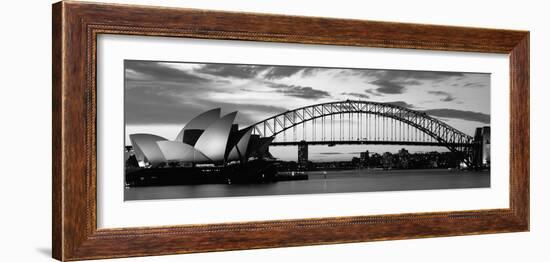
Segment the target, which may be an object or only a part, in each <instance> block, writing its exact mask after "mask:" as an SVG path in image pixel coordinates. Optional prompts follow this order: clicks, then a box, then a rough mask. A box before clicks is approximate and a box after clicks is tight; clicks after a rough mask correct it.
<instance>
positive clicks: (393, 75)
mask: <svg viewBox="0 0 550 262" xmlns="http://www.w3.org/2000/svg"><path fill="white" fill-rule="evenodd" d="M359 72H360V74H361V75H362V76H365V77H375V78H377V79H382V80H406V79H416V80H432V81H434V80H443V79H447V78H451V77H462V76H464V73H460V72H440V71H414V70H374V69H371V70H362V71H359Z"/></svg>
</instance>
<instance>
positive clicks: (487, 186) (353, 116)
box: [52, 1, 529, 260]
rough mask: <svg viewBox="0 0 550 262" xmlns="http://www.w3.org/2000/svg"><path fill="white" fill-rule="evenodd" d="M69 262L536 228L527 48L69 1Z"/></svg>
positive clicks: (64, 27) (59, 134) (454, 34)
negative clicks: (531, 210)
mask: <svg viewBox="0 0 550 262" xmlns="http://www.w3.org/2000/svg"><path fill="white" fill-rule="evenodd" d="M52 99H53V138H52V143H53V242H52V243H53V257H54V258H56V259H59V260H80V259H98V258H115V257H128V256H147V255H161V254H179V253H191V252H206V251H222V250H237V249H252V248H269V247H282V246H300V245H317V244H330V243H347V242H360V241H376V240H389V239H408V238H422V237H436V236H454V235H470V234H485V233H500V232H520V231H527V230H529V32H527V31H511V30H501V29H482V28H464V27H451V26H437V25H419V24H403V23H390V22H374V21H358V20H342V19H327V18H316V17H294V16H282V15H265V14H263V15H260V14H250V13H231V12H220V11H206V10H193V9H179V8H161V7H149V6H128V5H111V4H97V3H81V2H71V1H69V2H65V1H64V2H59V3H56V4H54V5H53V96H52Z"/></svg>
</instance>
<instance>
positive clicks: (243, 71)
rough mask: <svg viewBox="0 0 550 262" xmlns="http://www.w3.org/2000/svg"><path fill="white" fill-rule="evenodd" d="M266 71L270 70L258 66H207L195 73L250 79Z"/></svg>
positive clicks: (196, 70)
mask: <svg viewBox="0 0 550 262" xmlns="http://www.w3.org/2000/svg"><path fill="white" fill-rule="evenodd" d="M266 69H268V67H267V66H256V65H232V64H205V65H204V66H202V67H200V68H197V69H195V72H197V73H201V74H208V75H213V76H219V77H232V78H239V79H249V78H254V77H256V76H257V75H258V74H259V73H261V72H262V71H265V70H266Z"/></svg>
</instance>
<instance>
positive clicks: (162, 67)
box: [124, 60, 210, 83]
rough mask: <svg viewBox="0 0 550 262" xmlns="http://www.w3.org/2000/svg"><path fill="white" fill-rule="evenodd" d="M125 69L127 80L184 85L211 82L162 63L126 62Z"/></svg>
mask: <svg viewBox="0 0 550 262" xmlns="http://www.w3.org/2000/svg"><path fill="white" fill-rule="evenodd" d="M124 69H125V73H126V75H125V77H126V80H136V81H174V82H184V83H203V82H209V81H210V80H209V79H206V78H203V77H200V76H197V75H195V74H192V73H190V72H187V71H184V70H180V69H176V68H173V67H170V66H167V65H166V64H164V63H160V62H151V61H135V60H126V61H124Z"/></svg>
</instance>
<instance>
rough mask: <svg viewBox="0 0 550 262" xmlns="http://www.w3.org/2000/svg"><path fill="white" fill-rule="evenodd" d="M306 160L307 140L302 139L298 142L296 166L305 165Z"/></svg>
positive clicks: (303, 166) (302, 166)
mask: <svg viewBox="0 0 550 262" xmlns="http://www.w3.org/2000/svg"><path fill="white" fill-rule="evenodd" d="M307 162H308V152H307V142H306V141H304V140H302V141H300V143H299V144H298V166H299V167H301V168H305V167H307Z"/></svg>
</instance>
